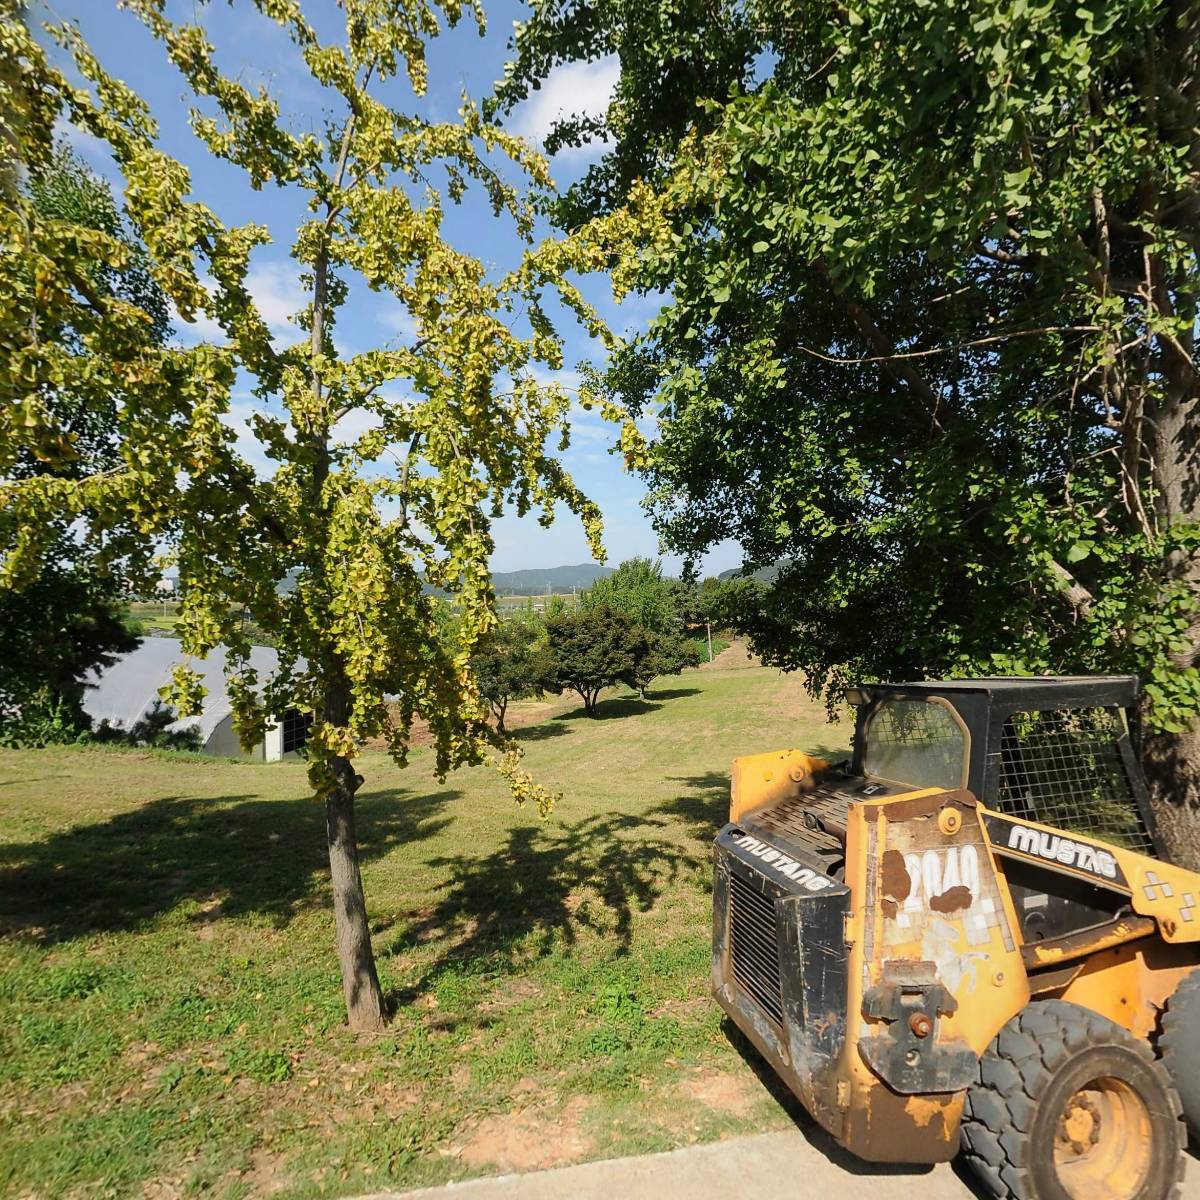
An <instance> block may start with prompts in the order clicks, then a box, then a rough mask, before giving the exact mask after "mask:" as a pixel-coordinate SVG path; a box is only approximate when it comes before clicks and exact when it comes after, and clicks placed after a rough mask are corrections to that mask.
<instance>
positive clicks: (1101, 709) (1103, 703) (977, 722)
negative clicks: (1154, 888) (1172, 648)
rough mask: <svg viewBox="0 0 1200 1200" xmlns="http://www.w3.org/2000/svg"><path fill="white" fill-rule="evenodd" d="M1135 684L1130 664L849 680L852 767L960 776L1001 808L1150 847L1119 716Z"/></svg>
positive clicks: (1154, 842)
mask: <svg viewBox="0 0 1200 1200" xmlns="http://www.w3.org/2000/svg"><path fill="white" fill-rule="evenodd" d="M1137 694H1138V681H1137V679H1136V677H1134V676H1128V675H1112V676H1074V677H1072V676H1066V677H1063V676H1058V677H1053V678H1041V677H1038V678H1001V679H963V680H940V681H938V682H936V683H934V682H931V683H899V684H870V685H866V686H863V687H858V688H854V689H852V690H851V692H850V693H849V699H850V701H851V703H852V704H854V705H856V707H857V710H858V716H857V720H856V722H855V730H854V773H855V774H856V775H866V776H868V777H870V778H873V779H880V780H886V781H888V782H892V783H907V784H911V785H912V786H914V787H944V788H948V789H949V788H958V787H967V788H969V789H970V790H971V791H972V792H973V793H974V794H975V795H976V796H977V797H979V799H980V800H981V801H982V802H983V803H984V804H985V805H987V807H989V808H993V809H996V810H997V811H998V812H1003V813H1007V814H1009V815H1011V816H1015V817H1023V818H1025V819H1026V820H1031V821H1038V822H1040V823H1041V824H1044V825H1053V826H1055V827H1057V828H1060V829H1065V830H1068V831H1074V832H1076V833H1082V834H1085V835H1087V836H1090V837H1095V838H1100V839H1102V840H1104V841H1107V842H1111V843H1113V844H1115V845H1118V846H1124V847H1127V848H1128V849H1130V850H1137V851H1139V852H1141V853H1143V854H1155V853H1157V852H1158V838H1157V837H1156V836H1155V831H1154V824H1153V819H1152V817H1151V814H1150V806H1149V797H1148V796H1147V794H1146V785H1145V782H1144V780H1143V778H1142V773H1141V768H1140V766H1139V765H1138V760H1137V755H1136V753H1135V750H1134V746H1133V742H1132V739H1131V737H1130V733H1129V725H1128V721H1127V719H1126V713H1127V711H1128V710H1129V709H1130V708H1131V707H1132V706H1133V705H1134V704H1135V703H1136V700H1137ZM1160 857H1165V856H1162V855H1160Z"/></svg>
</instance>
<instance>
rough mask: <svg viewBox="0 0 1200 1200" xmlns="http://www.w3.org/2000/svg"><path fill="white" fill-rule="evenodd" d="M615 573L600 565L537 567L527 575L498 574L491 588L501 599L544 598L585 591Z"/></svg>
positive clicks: (524, 573) (499, 572) (506, 572)
mask: <svg viewBox="0 0 1200 1200" xmlns="http://www.w3.org/2000/svg"><path fill="white" fill-rule="evenodd" d="M612 573H613V568H612V567H602V566H600V564H599V563H579V564H578V565H577V566H574V567H538V568H535V569H531V570H528V571H496V572H494V573H493V574H492V586H493V587H494V588H495V589H496V594H497V595H499V596H544V595H546V594H548V593H550V592H569V591H570V590H571V589H572V588H578V589H579V590H580V591H583V589H584V588H588V587H591V585H592V584H593V583H595V582H596V580H597V579H602V578H603V577H604V576H605V575H611V574H612Z"/></svg>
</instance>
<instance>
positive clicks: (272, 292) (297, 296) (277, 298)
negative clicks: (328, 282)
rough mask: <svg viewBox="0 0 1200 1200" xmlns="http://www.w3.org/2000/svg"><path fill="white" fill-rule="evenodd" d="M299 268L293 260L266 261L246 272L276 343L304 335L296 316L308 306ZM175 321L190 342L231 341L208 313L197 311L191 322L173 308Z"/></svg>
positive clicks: (209, 283) (207, 281) (208, 283)
mask: <svg viewBox="0 0 1200 1200" xmlns="http://www.w3.org/2000/svg"><path fill="white" fill-rule="evenodd" d="M297 269H298V268H297V267H296V265H295V264H294V263H291V262H264V263H257V264H255V265H254V266H252V267H251V268H250V270H249V271H248V272H247V273H246V288H247V290H248V291H249V292H250V297H251V299H252V300H253V301H254V304H255V307H256V308H257V309H258V312H259V316H261V317H262V319H263V321H264V322H265V323H266V326H267V329H268V330H270V333H271V338H272V340H274V341H276V342H290V341H295V340H296V339H297V338H298V337H299V336H300V327H299V326H298V325H297V324H296V322H295V321H294V320H293V319H292V318H293V316H294V315H295V314H296V313H298V312H299V311H300V310H301V309H302V308H303V307H304V305H305V303H306V301H307V297H306V296H305V295H304V293H303V292H302V291H301V290H300V282H299V280H298V278H297V275H296V272H297ZM202 282H203V284H204V286H205V287H206V288H207V289H208V290H209V291H210V292H211V291H212V290H213V288H214V287H215V285H214V284H213V282H212V280H211V279H205V280H202ZM171 321H172V323H173V324H174V326H175V330H176V332H177V333H178V334H179V336H180V337H181V338H183V340H184V341H185V342H187V343H189V344H194V343H196V342H216V343H217V344H218V345H224V344H225V343H226V342H227V341H228V340H229V339H228V338H226V336H225V333H224V331H223V330H222V329H221V327H220V325H218V324H217V322H216V321H214V320H213V319H212V318H211V317H209V316H207V315H206V314H205V313H201V312H197V313H196V315H195V318H194V319H193V320H192V321H190V322H189V321H184V320H183V318H182V317H180V315H179V313H178V312H176V311H175V310H174V308H172V311H171Z"/></svg>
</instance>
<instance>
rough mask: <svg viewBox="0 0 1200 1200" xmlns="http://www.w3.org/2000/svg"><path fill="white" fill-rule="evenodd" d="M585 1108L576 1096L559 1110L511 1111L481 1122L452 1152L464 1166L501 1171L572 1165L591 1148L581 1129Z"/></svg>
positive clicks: (537, 1169) (582, 1100) (586, 1100)
mask: <svg viewBox="0 0 1200 1200" xmlns="http://www.w3.org/2000/svg"><path fill="white" fill-rule="evenodd" d="M588 1105H589V1102H588V1099H587V1097H586V1096H576V1097H575V1099H573V1100H571V1101H569V1102H568V1103H567V1104H566V1105H565V1106H564V1107H563V1108H562V1109H559V1110H554V1109H551V1108H526V1109H515V1110H514V1111H513V1112H510V1113H504V1114H502V1115H496V1116H491V1117H484V1119H483V1120H482V1121H480V1122H479V1124H478V1125H476V1126H475V1127H474V1128H473V1129H472V1130H471V1131H470V1133H469V1135H468V1136H467V1138H466V1140H465V1141H462V1142H460V1143H459V1144H458V1145H457V1146H455V1147H454V1150H453V1153H454V1155H455V1157H457V1158H460V1159H461V1160H462V1161H463V1162H464V1163H466V1164H467V1165H468V1166H472V1167H494V1168H496V1169H497V1170H499V1171H501V1172H509V1171H544V1170H546V1169H547V1168H549V1167H559V1166H563V1165H564V1164H566V1163H570V1162H576V1161H577V1160H579V1159H580V1158H582V1157H583V1156H584V1155H585V1154H587V1153H588V1151H589V1150H591V1148H592V1141H591V1138H589V1137H588V1136H587V1135H586V1134H585V1133H584V1132H583V1129H582V1121H583V1116H584V1113H585V1112H586V1110H587V1108H588Z"/></svg>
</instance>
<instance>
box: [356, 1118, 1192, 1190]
mask: <svg viewBox="0 0 1200 1200" xmlns="http://www.w3.org/2000/svg"><path fill="white" fill-rule="evenodd" d="M975 1195H976V1193H975V1192H974V1190H973V1189H972V1188H971V1187H969V1186H968V1184H967V1183H966V1182H964V1179H960V1178H959V1176H958V1175H957V1174H956V1173H955V1171H954V1169H953V1168H952V1167H949V1166H938V1167H933V1168H932V1169H931V1168H928V1167H898V1168H897V1167H891V1168H888V1167H872V1166H870V1165H869V1164H867V1163H861V1162H859V1161H858V1160H857V1159H854V1158H851V1157H850V1156H849V1155H845V1154H842V1153H841V1152H839V1151H838V1150H837V1149H836V1147H832V1146H830V1147H828V1148H826V1147H818V1146H817V1145H814V1144H813V1142H812V1141H810V1140H809V1138H808V1137H807V1136H806V1135H805V1134H804V1132H802V1131H801V1130H799V1129H792V1130H787V1131H785V1132H782V1133H764V1134H760V1135H758V1136H757V1137H748V1138H733V1139H730V1140H729V1141H725V1142H712V1143H710V1144H708V1145H705V1146H688V1147H685V1148H684V1149H682V1150H672V1151H670V1152H669V1153H667V1154H648V1155H644V1156H642V1157H639V1158H614V1159H608V1160H606V1161H602V1162H591V1163H583V1164H582V1165H580V1166H577V1167H560V1168H558V1169H557V1170H554V1171H538V1172H535V1173H533V1174H529V1175H499V1176H494V1177H492V1178H490V1179H472V1180H468V1181H466V1182H464V1183H451V1184H448V1185H447V1186H446V1187H440V1188H423V1189H422V1190H420V1191H417V1192H403V1193H400V1192H379V1193H376V1194H375V1195H373V1196H364V1197H361V1198H360V1200H672V1198H673V1197H676V1196H678V1197H686V1198H687V1200H704V1198H707V1197H709V1196H712V1197H718V1198H719V1200H801V1198H803V1197H815V1198H820V1200H914V1197H918V1196H919V1197H920V1200H970V1198H971V1197H973V1196H975ZM1182 1200H1200V1163H1197V1162H1195V1161H1194V1160H1193V1159H1190V1158H1189V1160H1188V1170H1187V1176H1186V1178H1185V1181H1184V1185H1183V1193H1182Z"/></svg>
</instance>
